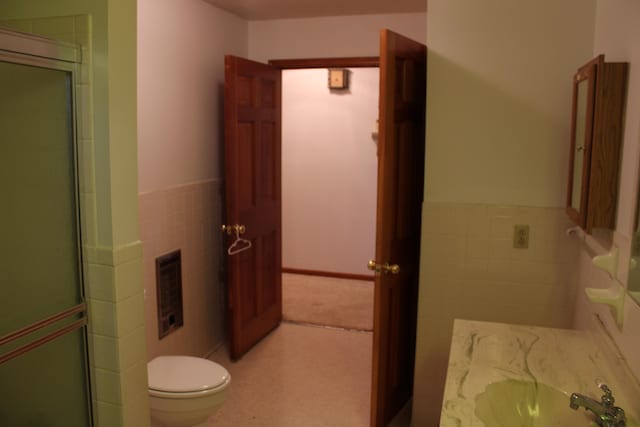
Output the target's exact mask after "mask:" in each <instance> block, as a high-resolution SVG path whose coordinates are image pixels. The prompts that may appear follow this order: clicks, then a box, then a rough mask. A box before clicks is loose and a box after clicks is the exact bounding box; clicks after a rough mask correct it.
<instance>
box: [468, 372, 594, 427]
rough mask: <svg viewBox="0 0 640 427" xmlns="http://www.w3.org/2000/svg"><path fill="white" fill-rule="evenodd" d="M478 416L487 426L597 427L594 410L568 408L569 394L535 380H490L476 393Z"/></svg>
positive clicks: (476, 411)
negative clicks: (592, 413)
mask: <svg viewBox="0 0 640 427" xmlns="http://www.w3.org/2000/svg"><path fill="white" fill-rule="evenodd" d="M475 414H476V416H477V417H478V418H479V419H480V420H481V421H482V422H483V423H484V425H485V426H486V427H556V426H557V427H567V426H572V427H580V426H585V427H597V425H598V424H596V423H595V422H593V421H592V419H591V414H589V413H586V412H585V411H584V410H583V409H579V410H577V411H574V410H573V409H571V408H569V394H566V393H564V392H562V391H560V390H558V389H556V388H554V387H551V386H548V385H546V384H540V383H535V382H532V381H521V380H505V381H500V382H497V383H493V384H489V385H488V386H487V388H486V389H485V391H483V392H482V393H480V394H479V395H478V396H477V397H476V409H475Z"/></svg>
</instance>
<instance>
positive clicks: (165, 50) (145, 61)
mask: <svg viewBox="0 0 640 427" xmlns="http://www.w3.org/2000/svg"><path fill="white" fill-rule="evenodd" d="M138 15H139V19H138V101H139V102H138V159H139V184H138V190H139V192H141V193H146V192H151V191H154V190H160V189H164V188H168V187H172V186H176V185H180V184H188V183H193V182H197V181H203V180H209V179H214V178H221V162H222V158H221V155H222V151H221V149H220V147H221V144H222V128H223V125H222V102H223V84H224V55H225V54H233V55H238V56H246V55H247V49H248V38H247V22H246V21H244V20H242V19H240V18H238V17H237V16H235V15H232V14H230V13H227V12H224V11H222V10H220V9H217V8H215V7H214V6H212V5H210V4H209V3H206V2H204V1H202V0H183V1H179V2H175V1H173V2H172V1H169V2H157V1H152V0H139V1H138Z"/></svg>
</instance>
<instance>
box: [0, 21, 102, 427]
mask: <svg viewBox="0 0 640 427" xmlns="http://www.w3.org/2000/svg"><path fill="white" fill-rule="evenodd" d="M79 59H80V53H79V49H76V48H75V47H74V46H72V45H65V44H60V43H55V42H52V41H50V40H47V39H42V38H39V37H34V36H30V35H25V34H19V33H14V32H10V31H5V30H2V29H0V247H1V249H0V425H2V426H12V427H22V426H25V427H26V426H47V427H57V426H61V427H62V426H64V427H76V426H77V427H87V426H91V425H92V421H91V419H92V416H91V405H90V402H91V397H90V387H89V370H88V357H87V342H86V340H87V338H86V327H87V326H86V324H87V320H86V319H87V318H86V305H85V302H84V295H83V281H82V277H83V274H82V250H81V248H82V245H81V235H80V231H79V230H80V226H79V224H80V211H79V203H78V190H77V189H78V179H77V173H76V172H77V155H76V144H75V114H76V109H75V101H74V79H75V73H76V67H77V62H79Z"/></svg>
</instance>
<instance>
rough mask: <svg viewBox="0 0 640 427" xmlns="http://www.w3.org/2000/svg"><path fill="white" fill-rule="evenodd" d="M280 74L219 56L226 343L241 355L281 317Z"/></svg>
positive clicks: (232, 354) (240, 59) (234, 356)
mask: <svg viewBox="0 0 640 427" xmlns="http://www.w3.org/2000/svg"><path fill="white" fill-rule="evenodd" d="M280 88H281V73H280V70H279V69H276V68H273V67H270V66H268V65H264V64H260V63H257V62H253V61H249V60H246V59H242V58H237V57H234V56H226V57H225V93H224V97H225V101H224V108H225V144H224V149H225V181H226V182H225V192H226V195H225V200H226V228H227V231H228V234H229V238H228V239H227V241H228V246H229V245H231V244H232V243H233V242H234V241H236V239H237V238H238V237H240V238H242V239H246V240H248V241H250V242H251V247H250V248H248V249H247V248H244V250H241V249H243V247H242V246H238V249H239V250H240V251H239V252H238V253H235V254H233V255H229V254H227V255H226V256H227V275H228V291H227V292H228V306H229V329H230V330H229V340H230V353H231V357H232V358H233V359H237V358H239V357H241V356H242V355H243V354H244V353H246V352H247V351H248V350H249V349H250V348H251V347H252V346H253V345H254V344H255V343H257V342H258V341H259V340H260V339H261V338H263V337H264V336H265V335H267V334H268V333H269V332H271V331H272V330H273V329H274V328H276V327H277V326H278V325H279V324H280V321H281V319H282V274H281V269H282V255H281V228H282V220H281V216H282V214H281V185H280V180H281V172H280V169H281V168H280V165H281V143H280V132H281V119H280V113H281V111H280V110H281V108H280V103H281V94H280ZM247 246H248V245H247Z"/></svg>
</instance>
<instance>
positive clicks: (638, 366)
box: [576, 0, 640, 378]
mask: <svg viewBox="0 0 640 427" xmlns="http://www.w3.org/2000/svg"><path fill="white" fill-rule="evenodd" d="M638 22H640V3H638V2H637V1H634V0H620V1H615V2H611V1H605V0H597V2H596V25H595V38H594V40H595V43H594V49H593V56H595V55H597V54H601V53H603V54H604V55H605V59H606V60H607V61H612V62H613V61H626V62H628V63H629V80H628V86H627V105H626V119H625V129H624V140H623V148H622V156H621V168H622V169H621V171H620V189H619V193H618V211H617V222H616V230H615V232H614V236H613V243H614V244H616V245H617V246H618V247H619V248H620V250H621V252H620V258H621V266H620V267H619V272H618V277H619V278H621V279H622V283H625V278H626V277H627V275H628V271H625V265H628V264H627V263H626V262H625V261H624V260H628V259H629V252H630V245H629V241H630V239H631V237H632V236H633V232H634V230H633V227H634V221H635V217H636V203H637V202H636V201H637V197H638V196H637V194H638V172H639V167H638V165H639V164H640V159H639V153H640V26H639V25H638ZM608 239H609V238H608V237H607V238H606V239H605V240H604V242H603V240H602V239H600V240H597V239H593V238H588V239H587V241H586V242H585V244H583V245H581V248H580V257H581V264H580V270H579V271H578V272H577V275H578V280H579V285H580V288H586V287H595V288H606V287H612V286H616V284H615V283H614V282H613V281H612V279H611V277H609V275H607V274H606V273H603V272H601V271H599V270H597V269H595V268H594V267H593V265H592V263H591V257H592V256H593V255H595V254H600V253H604V252H606V251H607V250H608V248H609V244H610V242H609V241H607V240H608ZM594 248H595V249H596V250H595V251H594ZM577 301H578V307H577V308H578V309H577V315H576V327H578V328H587V327H589V322H590V318H591V316H592V314H593V313H598V314H599V315H600V316H601V318H602V319H603V321H604V322H605V324H606V326H607V329H608V330H609V332H610V333H611V335H612V336H613V337H614V339H615V340H616V342H617V344H618V347H619V348H620V350H621V351H622V352H623V354H624V355H625V357H626V359H627V362H628V363H629V365H630V366H631V368H632V370H633V372H634V374H635V376H636V378H640V307H639V306H638V304H637V303H635V302H634V301H633V300H632V299H631V298H630V297H628V296H627V298H626V301H625V308H624V311H625V316H624V326H623V328H622V330H620V329H618V327H617V326H616V325H615V323H614V322H613V319H612V317H611V314H610V312H609V309H608V308H607V307H604V306H602V305H598V304H592V303H590V302H589V301H587V299H586V297H585V296H584V293H583V292H582V291H581V292H580V293H579V294H578V299H577Z"/></svg>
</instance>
